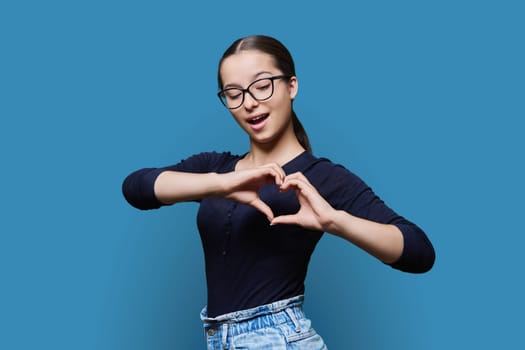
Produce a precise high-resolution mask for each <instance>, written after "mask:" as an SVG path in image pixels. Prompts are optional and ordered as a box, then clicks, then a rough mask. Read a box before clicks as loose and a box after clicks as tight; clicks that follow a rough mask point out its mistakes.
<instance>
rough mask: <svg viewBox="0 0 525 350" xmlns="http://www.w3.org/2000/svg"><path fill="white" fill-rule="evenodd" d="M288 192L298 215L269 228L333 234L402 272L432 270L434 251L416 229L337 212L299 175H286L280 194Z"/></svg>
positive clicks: (289, 216)
mask: <svg viewBox="0 0 525 350" xmlns="http://www.w3.org/2000/svg"><path fill="white" fill-rule="evenodd" d="M290 189H293V190H295V191H296V193H297V196H298V199H299V203H300V209H299V211H298V212H297V213H296V214H294V215H286V216H280V217H276V218H275V219H274V220H273V221H272V222H271V223H272V224H297V225H301V226H303V227H305V228H309V229H313V230H319V231H325V232H328V233H332V234H335V235H337V236H340V237H342V238H344V239H346V240H347V241H349V242H351V243H353V244H355V245H356V246H358V247H360V248H362V249H363V250H365V251H367V252H368V253H370V254H371V255H373V256H374V257H376V258H378V259H379V260H381V261H382V262H384V263H386V264H389V265H391V266H392V267H394V268H397V269H399V270H402V271H407V272H426V271H428V270H429V269H430V268H431V267H432V265H433V262H434V250H433V248H432V245H431V244H430V242H429V241H428V239H427V238H426V235H425V234H424V233H423V232H422V231H421V230H420V229H419V228H417V226H415V225H413V224H411V223H409V222H403V223H401V222H400V223H399V224H397V223H396V224H384V223H379V222H375V221H372V220H367V219H364V218H360V217H357V216H354V215H352V214H350V213H348V212H347V211H344V210H336V209H335V208H333V207H332V206H331V205H330V204H329V203H328V202H327V201H326V200H325V199H324V198H323V197H322V196H321V195H320V194H319V193H318V191H317V189H316V188H315V187H314V186H313V185H312V184H311V183H310V182H309V181H308V180H307V179H306V177H304V175H302V174H300V173H295V174H292V175H289V176H288V177H287V178H286V180H285V182H284V184H283V185H282V186H281V190H283V191H287V190H290Z"/></svg>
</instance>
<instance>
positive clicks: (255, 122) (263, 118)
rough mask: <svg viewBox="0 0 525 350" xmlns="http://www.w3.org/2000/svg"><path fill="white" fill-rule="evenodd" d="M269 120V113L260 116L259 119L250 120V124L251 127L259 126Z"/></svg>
mask: <svg viewBox="0 0 525 350" xmlns="http://www.w3.org/2000/svg"><path fill="white" fill-rule="evenodd" d="M267 118H268V113H266V114H261V115H258V116H257V117H254V118H251V119H248V123H249V124H251V125H257V124H260V123H262V122H264V121H265V120H266V119H267Z"/></svg>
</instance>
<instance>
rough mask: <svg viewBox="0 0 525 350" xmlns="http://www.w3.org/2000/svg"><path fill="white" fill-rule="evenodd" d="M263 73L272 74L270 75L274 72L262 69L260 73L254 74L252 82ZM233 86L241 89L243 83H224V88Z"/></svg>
mask: <svg viewBox="0 0 525 350" xmlns="http://www.w3.org/2000/svg"><path fill="white" fill-rule="evenodd" d="M263 74H270V75H271V74H273V73H272V72H268V71H266V70H263V71H260V72H259V73H257V74H255V75H254V76H253V80H252V82H253V81H255V80H257V78H258V77H259V76H261V75H263ZM232 87H236V88H237V87H238V88H241V89H242V88H243V87H242V86H241V85H239V84H235V83H230V84H226V85H224V86H223V89H227V88H232Z"/></svg>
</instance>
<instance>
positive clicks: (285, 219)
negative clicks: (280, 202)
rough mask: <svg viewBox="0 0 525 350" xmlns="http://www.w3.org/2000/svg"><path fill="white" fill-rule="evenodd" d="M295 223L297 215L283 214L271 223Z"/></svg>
mask: <svg viewBox="0 0 525 350" xmlns="http://www.w3.org/2000/svg"><path fill="white" fill-rule="evenodd" d="M280 224H285V225H294V224H297V215H281V216H277V217H276V218H274V219H273V220H272V221H270V225H271V226H273V225H280Z"/></svg>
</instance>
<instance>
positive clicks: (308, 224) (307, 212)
mask: <svg viewBox="0 0 525 350" xmlns="http://www.w3.org/2000/svg"><path fill="white" fill-rule="evenodd" d="M227 175H228V176H229V179H228V184H229V185H228V186H227V187H228V189H227V190H226V195H225V198H228V199H231V200H234V201H237V202H239V203H243V204H247V205H250V206H252V207H254V208H255V209H257V210H259V211H260V212H261V213H263V214H264V215H266V217H267V218H268V220H269V221H270V223H271V225H277V224H290V225H299V226H302V227H304V228H307V229H312V230H318V231H324V230H325V228H326V226H327V225H328V221H327V220H326V219H325V218H326V217H327V216H328V215H327V214H328V213H330V212H331V211H333V210H334V209H333V208H332V206H330V204H328V203H327V202H326V200H325V199H324V198H323V197H322V196H321V195H320V194H319V192H318V191H317V189H316V188H315V187H314V186H313V185H312V184H311V183H310V182H309V181H308V179H307V178H306V177H305V176H304V175H303V174H302V173H300V172H297V173H294V174H291V175H288V176H286V174H285V173H284V171H283V169H282V168H281V167H280V166H279V165H277V164H268V165H263V166H260V167H257V168H251V169H246V170H238V171H234V172H232V173H229V174H227ZM270 183H275V185H276V186H278V187H279V189H280V190H281V191H282V192H286V191H290V190H293V191H295V193H296V195H297V199H298V200H299V205H300V208H299V211H298V212H297V213H295V214H291V215H282V216H278V217H274V214H273V212H272V209H271V208H270V207H269V206H268V205H267V204H266V203H265V202H264V201H263V200H262V199H261V198H260V197H259V194H258V192H259V189H260V188H261V187H262V186H264V185H268V184H270Z"/></svg>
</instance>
